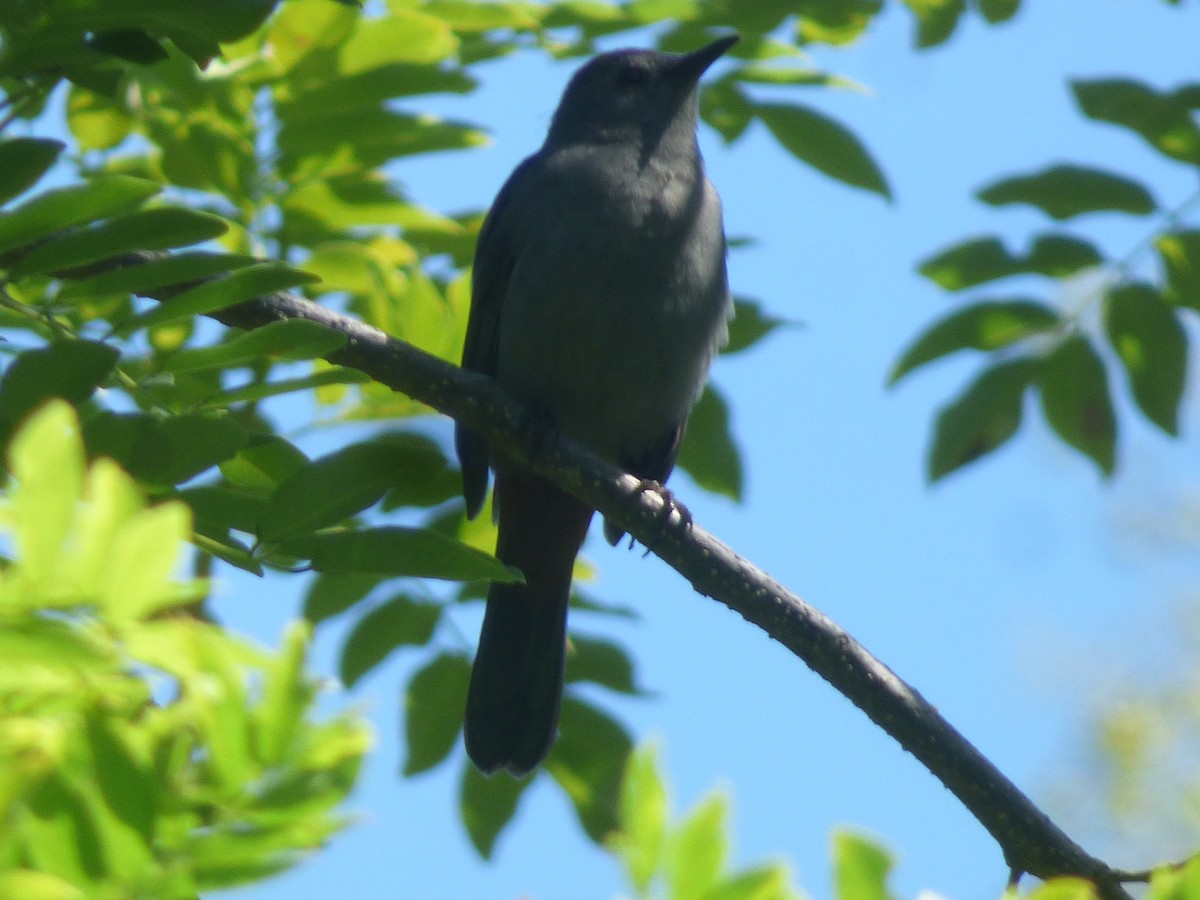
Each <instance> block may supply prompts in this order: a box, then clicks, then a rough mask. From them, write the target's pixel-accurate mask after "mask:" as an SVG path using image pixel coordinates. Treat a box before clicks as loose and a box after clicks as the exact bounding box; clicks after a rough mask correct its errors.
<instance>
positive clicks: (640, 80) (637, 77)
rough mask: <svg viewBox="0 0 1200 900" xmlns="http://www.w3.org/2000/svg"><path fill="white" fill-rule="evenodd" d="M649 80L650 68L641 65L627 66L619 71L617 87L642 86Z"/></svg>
mask: <svg viewBox="0 0 1200 900" xmlns="http://www.w3.org/2000/svg"><path fill="white" fill-rule="evenodd" d="M649 80H650V70H649V69H644V68H642V67H641V66H626V67H625V68H623V69H619V70H618V71H617V87H619V88H635V87H640V86H641V85H643V84H645V83H646V82H647V81H649Z"/></svg>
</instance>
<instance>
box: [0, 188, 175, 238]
mask: <svg viewBox="0 0 1200 900" xmlns="http://www.w3.org/2000/svg"><path fill="white" fill-rule="evenodd" d="M161 189H162V185H160V184H158V183H157V182H154V181H150V180H148V179H145V178H133V177H130V176H128V175H101V176H98V177H96V178H93V179H92V180H91V181H88V182H86V183H84V184H76V185H72V186H71V187H65V188H59V189H58V190H53V191H46V192H45V193H42V194H38V195H36V196H34V197H31V198H30V199H29V200H26V201H25V202H24V203H22V204H21V205H20V206H18V207H16V208H15V209H13V210H11V211H9V212H5V213H0V251H4V250H11V249H12V248H14V247H22V246H27V245H29V244H33V243H36V242H37V241H40V240H41V239H42V238H44V237H46V236H47V235H50V234H53V233H54V232H56V231H61V230H63V229H64V228H70V227H72V226H74V225H82V224H84V223H85V222H94V221H96V220H97V219H104V218H107V217H109V216H112V215H116V214H117V213H119V212H124V211H125V210H127V209H130V208H131V207H134V206H137V205H138V204H140V203H141V202H142V201H144V200H146V199H148V198H149V197H153V196H154V195H155V194H157V193H158V192H159V191H160V190H161Z"/></svg>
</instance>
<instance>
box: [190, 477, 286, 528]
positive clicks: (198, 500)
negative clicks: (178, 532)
mask: <svg viewBox="0 0 1200 900" xmlns="http://www.w3.org/2000/svg"><path fill="white" fill-rule="evenodd" d="M175 496H176V497H178V498H179V499H180V500H182V501H183V502H184V503H186V504H187V505H188V506H189V507H191V509H192V513H193V515H195V517H196V519H197V520H199V521H202V522H207V523H210V524H213V525H216V526H219V527H222V528H224V529H225V530H229V529H235V530H237V531H242V532H245V533H247V534H249V533H252V532H253V531H254V529H255V528H256V527H257V525H258V521H259V519H261V518H262V511H263V509H264V507H265V506H266V499H265V498H264V497H263V495H262V493H261V492H260V491H255V490H249V489H246V488H240V487H235V486H234V485H231V484H227V483H219V484H203V485H198V486H196V487H190V488H186V489H184V490H182V491H179V492H178V493H177V494H176V495H175Z"/></svg>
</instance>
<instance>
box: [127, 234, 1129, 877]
mask: <svg viewBox="0 0 1200 900" xmlns="http://www.w3.org/2000/svg"><path fill="white" fill-rule="evenodd" d="M145 258H149V255H146V256H142V255H137V254H133V255H130V256H129V257H125V258H122V260H121V261H120V262H119V263H117V264H125V265H128V264H132V263H135V262H138V261H141V260H142V259H145ZM114 262H116V261H108V262H107V263H106V264H104V265H105V266H106V267H107V268H112V267H113V266H114ZM176 292H177V291H176V290H172V291H160V292H158V293H159V295H160V296H159V298H158V299H162V300H167V301H168V302H169V300H168V295H169V294H171V293H176ZM213 318H215V319H217V320H219V321H221V322H223V323H225V324H226V325H230V326H232V327H235V328H243V329H249V328H257V327H260V326H262V325H266V324H268V323H270V322H274V321H277V320H280V319H308V320H310V321H313V322H319V323H320V324H322V325H325V326H326V327H328V328H331V329H334V330H336V331H339V332H341V333H343V334H345V335H346V337H347V343H346V345H345V346H344V347H342V348H341V349H339V350H337V351H335V352H333V353H331V354H329V356H328V357H327V359H328V360H329V361H330V362H332V363H336V364H338V365H343V366H349V367H351V368H355V369H358V370H360V371H362V372H365V373H366V374H367V375H369V376H371V378H372V379H374V380H375V381H378V382H380V383H381V384H385V385H387V386H388V387H390V388H392V389H393V390H397V391H400V392H402V393H405V394H407V395H409V396H410V397H412V398H413V399H415V400H418V401H420V402H422V403H425V404H427V405H429V406H431V407H433V408H435V409H437V410H439V411H440V412H443V413H445V414H446V415H449V416H451V417H453V418H454V419H457V420H458V421H460V422H462V423H464V424H466V425H467V426H469V427H470V428H472V429H474V430H476V431H477V432H479V433H480V434H482V435H484V436H485V437H486V438H487V440H488V442H489V443H490V444H491V445H492V446H493V447H494V448H495V449H496V450H498V451H499V452H501V453H503V454H504V455H506V456H509V457H511V458H512V459H514V460H516V461H518V462H520V463H522V464H525V465H528V466H529V467H530V468H531V469H533V471H535V472H537V473H538V474H539V475H542V476H544V477H546V478H547V479H548V480H550V481H553V482H554V483H555V484H557V485H559V486H561V487H562V488H564V489H565V490H568V491H569V492H570V493H572V494H574V495H575V496H577V497H579V498H580V499H581V500H583V501H584V502H586V503H588V504H589V505H591V506H593V507H595V508H596V509H598V510H599V511H600V512H601V513H603V514H604V515H605V516H606V517H608V518H610V519H612V520H613V521H615V522H616V523H617V524H618V525H620V526H621V527H622V528H623V529H624V530H626V531H627V532H628V533H629V534H631V535H633V536H634V537H635V538H637V539H638V540H639V541H641V542H642V543H643V544H644V545H645V546H647V547H649V548H650V550H651V551H652V552H653V553H655V554H656V555H657V556H659V557H660V558H662V559H663V560H664V561H665V562H666V563H667V564H668V565H670V566H671V567H672V568H674V569H676V570H677V571H678V572H679V573H680V574H682V575H683V576H684V577H685V578H687V579H688V581H689V582H691V584H692V586H693V587H694V588H695V589H696V590H697V591H698V592H699V593H701V594H703V595H705V596H708V597H712V598H713V599H715V600H719V601H720V602H721V603H724V604H725V605H726V606H728V607H729V608H730V609H732V610H734V611H736V612H737V613H739V614H740V615H741V616H743V617H744V618H745V619H746V620H747V621H749V622H751V623H753V624H755V625H757V626H758V627H760V628H761V629H763V630H764V631H765V632H766V633H767V634H768V635H769V636H770V637H772V638H774V639H775V640H777V641H779V642H780V643H781V644H783V645H784V646H785V647H787V648H788V649H789V650H791V651H792V652H793V653H794V654H795V655H796V656H798V657H799V658H800V659H801V660H803V661H804V663H805V664H806V665H807V666H808V667H809V668H811V669H812V670H813V671H814V672H816V673H817V674H818V675H820V676H821V677H822V678H824V679H825V680H826V681H828V682H829V683H830V684H832V685H833V686H834V687H835V688H837V689H838V690H839V691H840V692H841V693H842V694H844V695H845V696H846V697H847V698H849V699H850V701H851V702H852V703H854V705H855V706H857V707H858V708H859V709H861V710H862V711H863V712H865V713H866V714H867V715H868V716H869V717H870V718H871V720H872V721H873V722H875V723H876V724H877V725H879V727H880V728H882V729H883V730H884V731H886V732H887V733H888V734H890V735H891V736H892V737H894V738H895V739H896V740H897V741H898V742H899V743H900V745H901V746H902V747H903V748H904V749H906V750H907V751H908V752H910V753H911V754H913V756H915V757H916V758H917V759H919V760H920V761H921V762H922V763H923V764H924V765H925V767H926V768H928V769H929V771H930V772H932V773H933V774H934V775H935V776H936V777H937V778H938V779H939V780H940V781H941V782H942V783H943V784H944V785H945V786H946V787H947V788H948V789H949V790H950V791H951V792H952V793H953V794H954V795H955V796H956V797H957V798H958V799H959V800H960V801H961V802H962V803H963V805H964V806H966V807H967V809H968V810H970V811H971V813H972V815H974V816H975V818H976V819H978V820H979V822H980V823H981V824H982V825H983V827H984V828H986V829H987V830H988V832H989V833H990V834H991V835H992V836H993V837H994V838H995V839H996V841H997V843H999V845H1000V847H1001V850H1002V851H1003V854H1004V859H1005V862H1006V863H1007V865H1008V867H1009V869H1010V870H1011V872H1012V875H1013V877H1014V879H1015V878H1016V877H1019V876H1020V875H1021V874H1023V873H1029V874H1031V875H1035V876H1037V877H1039V878H1051V877H1054V876H1059V875H1075V876H1080V877H1083V878H1087V879H1089V880H1091V881H1093V882H1094V883H1095V884H1096V885H1097V887H1098V889H1099V891H1100V895H1101V896H1102V897H1104V898H1106V900H1117V898H1127V897H1128V894H1127V893H1126V892H1125V891H1124V889H1123V888H1122V887H1121V881H1123V880H1126V879H1127V878H1128V875H1127V874H1126V873H1121V872H1117V871H1114V870H1113V869H1111V868H1109V867H1108V866H1107V865H1105V864H1104V863H1103V862H1101V861H1100V860H1098V859H1095V858H1094V857H1092V856H1090V855H1089V854H1088V853H1087V852H1086V851H1084V850H1083V849H1082V848H1081V847H1079V845H1077V844H1076V843H1075V842H1074V841H1072V840H1071V839H1070V838H1069V837H1068V836H1067V835H1066V834H1065V833H1064V832H1063V831H1062V830H1060V829H1059V828H1058V826H1056V825H1055V824H1054V823H1053V822H1052V821H1051V820H1050V818H1049V817H1048V816H1047V815H1046V814H1045V813H1043V812H1042V811H1041V810H1040V809H1038V807H1036V806H1035V805H1034V804H1033V802H1032V801H1031V800H1029V798H1028V797H1026V796H1025V795H1024V794H1023V793H1022V792H1021V791H1020V790H1019V789H1018V788H1017V787H1016V785H1014V784H1013V783H1012V782H1011V781H1009V780H1008V779H1007V778H1006V777H1005V776H1004V775H1003V774H1002V773H1001V772H1000V771H999V770H998V769H997V768H996V767H995V766H994V765H992V763H991V762H989V761H988V760H987V759H986V758H985V757H984V756H983V755H982V754H981V753H980V752H979V751H978V750H976V749H975V747H974V746H972V745H971V744H970V742H968V741H967V740H966V738H964V737H963V736H962V735H961V734H959V732H958V731H957V730H955V729H954V727H953V726H952V725H950V723H949V722H947V721H946V720H945V719H944V718H942V716H941V715H940V714H939V713H938V711H937V710H936V709H935V708H934V707H933V706H932V705H931V704H930V703H928V702H927V701H926V700H925V699H924V698H923V697H922V696H921V695H920V694H919V693H918V692H917V691H916V690H914V689H913V688H912V687H910V686H909V685H907V684H905V683H904V681H902V680H901V679H900V678H899V677H898V676H897V675H896V674H895V673H894V672H892V671H891V670H890V669H889V668H888V667H887V666H885V665H884V664H883V663H882V662H880V661H879V660H878V659H876V658H875V657H874V656H872V655H871V654H870V653H869V652H867V650H866V649H865V648H864V647H863V646H862V645H861V644H859V643H858V642H857V641H856V640H854V638H852V637H851V636H850V635H849V634H847V633H846V632H845V631H843V630H842V629H841V628H840V627H838V625H836V624H835V623H834V622H832V621H831V620H830V619H828V618H827V617H826V616H825V615H824V614H822V613H821V612H820V611H818V610H817V609H815V608H813V607H812V606H809V605H808V604H807V603H805V602H804V601H803V600H802V599H801V598H800V597H798V596H796V595H795V594H793V593H791V592H790V591H788V590H787V589H786V588H784V587H783V586H782V585H781V584H779V583H778V582H776V581H775V580H774V579H772V578H771V577H770V576H769V575H767V574H766V573H765V572H763V571H762V570H761V569H759V568H757V567H756V566H754V565H753V564H751V563H750V562H748V561H746V560H744V559H742V558H741V557H740V556H738V555H737V554H736V553H735V552H734V551H733V550H732V549H730V548H729V547H727V546H725V545H724V544H722V543H721V542H720V541H718V540H717V539H716V538H715V537H713V536H712V535H711V534H709V533H708V532H706V531H704V530H703V529H702V528H700V527H699V526H698V525H693V524H689V523H685V522H683V521H682V520H681V519H680V517H679V516H678V515H673V516H672V517H671V518H670V520H669V521H667V522H666V523H664V522H663V520H662V513H663V511H664V510H663V506H662V502H663V501H662V498H661V497H660V496H659V495H658V494H656V493H655V492H652V491H645V490H643V489H642V486H641V483H640V482H639V480H638V479H636V478H634V477H633V476H631V475H629V474H627V473H624V472H622V471H620V470H619V469H617V468H615V467H614V466H612V465H610V464H608V463H607V462H605V461H603V460H601V459H599V458H598V457H596V456H594V455H592V454H591V453H590V452H589V451H587V450H586V449H585V448H583V447H581V446H579V445H577V444H575V443H574V442H572V441H570V440H568V439H566V438H563V437H561V436H556V435H536V436H535V435H529V434H522V433H521V426H522V423H525V422H527V421H529V419H528V417H527V416H526V415H525V412H524V410H523V408H522V407H521V406H519V405H518V404H516V403H515V402H513V401H512V400H511V399H510V398H509V397H508V396H507V395H506V394H505V393H504V392H503V391H502V390H501V389H500V387H499V386H498V385H497V384H496V383H495V382H494V381H492V380H491V379H490V378H487V377H485V376H482V375H478V374H475V373H470V372H466V371H463V370H462V369H460V368H458V367H457V366H454V365H451V364H450V363H447V362H446V361H444V360H441V359H438V358H437V357H435V356H432V355H430V354H428V353H425V352H424V351H422V350H419V349H417V348H416V347H414V346H412V345H411V344H408V343H405V342H404V341H400V340H396V339H394V338H391V337H388V336H387V335H386V334H384V333H383V332H382V331H379V330H378V329H376V328H373V327H371V326H368V325H365V324H363V323H362V322H359V321H357V320H355V319H352V318H350V317H348V316H345V315H342V314H340V313H336V312H333V311H331V310H328V309H326V308H324V307H322V306H319V305H317V304H315V303H312V302H310V301H308V300H305V299H303V298H301V297H298V296H296V295H294V294H289V293H277V294H270V295H266V296H262V297H257V298H255V299H253V300H250V301H247V302H245V303H242V304H239V305H238V306H235V307H231V308H229V309H226V310H222V311H220V312H217V313H214V314H213ZM534 438H536V440H534ZM532 447H536V452H535V453H534V455H533V456H532V457H531V455H530V454H531V448H532Z"/></svg>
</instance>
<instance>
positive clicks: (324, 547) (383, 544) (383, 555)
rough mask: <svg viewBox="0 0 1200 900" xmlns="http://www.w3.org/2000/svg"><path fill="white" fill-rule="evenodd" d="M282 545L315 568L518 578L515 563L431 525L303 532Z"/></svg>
mask: <svg viewBox="0 0 1200 900" xmlns="http://www.w3.org/2000/svg"><path fill="white" fill-rule="evenodd" d="M281 546H282V548H283V550H284V551H285V552H287V553H290V554H292V555H293V556H297V557H302V558H304V559H309V560H312V566H313V568H314V569H315V570H316V571H318V572H343V573H349V572H363V573H374V574H377V575H396V576H398V575H410V576H412V577H414V578H444V579H446V580H449V581H509V582H511V581H520V580H521V576H520V574H519V573H518V572H517V571H516V570H515V569H509V568H508V567H507V566H505V565H504V564H503V563H501V562H500V561H499V560H498V559H496V558H495V557H494V556H491V555H490V554H487V553H484V552H483V551H481V550H476V549H475V548H474V547H468V546H467V545H466V544H462V543H459V542H458V541H456V540H454V539H453V538H448V537H446V536H445V535H443V534H440V533H439V532H436V531H430V530H428V529H421V528H403V527H401V526H398V525H396V526H389V527H381V528H361V529H357V530H354V531H334V532H327V533H323V534H313V535H306V536H305V537H302V538H294V539H292V540H288V541H283V542H282V543H281Z"/></svg>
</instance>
